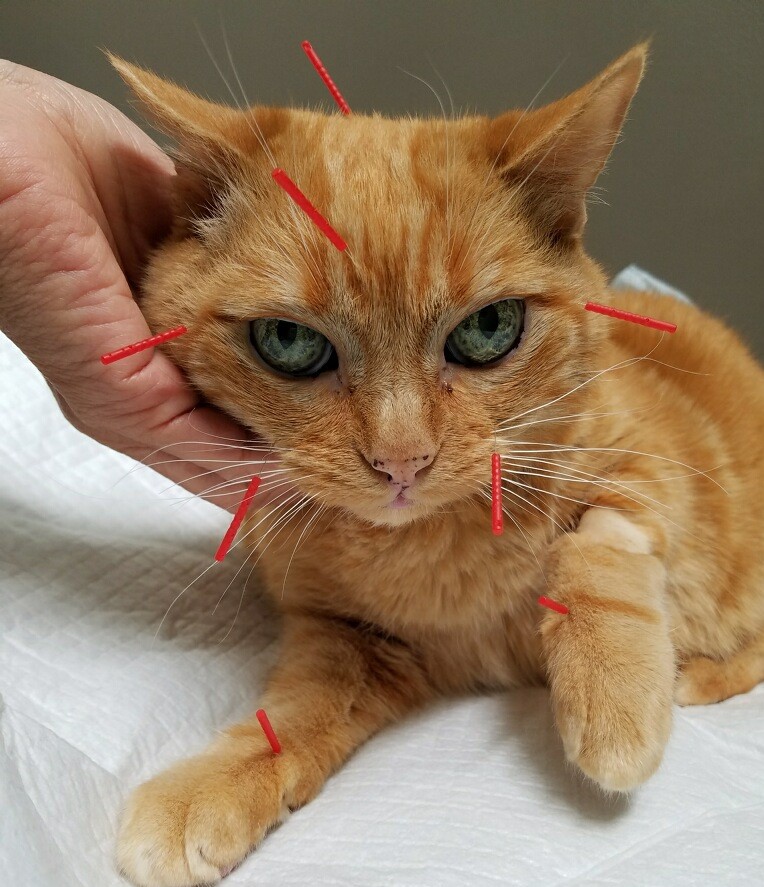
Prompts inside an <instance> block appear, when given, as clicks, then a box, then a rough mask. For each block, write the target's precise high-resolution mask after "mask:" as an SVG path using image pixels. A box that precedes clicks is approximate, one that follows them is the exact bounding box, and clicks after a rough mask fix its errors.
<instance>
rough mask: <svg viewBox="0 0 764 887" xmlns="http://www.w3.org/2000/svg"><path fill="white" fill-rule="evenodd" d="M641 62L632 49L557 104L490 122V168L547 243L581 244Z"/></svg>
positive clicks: (641, 49)
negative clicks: (591, 198)
mask: <svg viewBox="0 0 764 887" xmlns="http://www.w3.org/2000/svg"><path fill="white" fill-rule="evenodd" d="M646 57H647V44H640V45H639V46H635V47H634V48H633V49H632V50H630V51H629V52H627V53H626V54H625V55H623V56H621V58H619V59H618V60H617V61H615V62H613V64H611V65H610V66H609V67H608V68H606V69H605V70H604V71H603V72H602V73H601V74H600V75H599V76H598V77H596V78H595V79H594V80H592V81H591V82H590V83H588V84H587V85H586V86H583V87H582V88H581V89H578V90H577V91H576V92H574V93H571V94H570V95H569V96H566V97H565V98H563V99H560V101H557V102H554V103H552V104H550V105H546V106H545V107H542V108H539V109H538V110H536V111H531V112H528V113H522V112H519V111H510V112H508V113H507V114H504V115H502V116H501V117H498V118H496V119H495V120H493V121H492V123H491V128H490V135H489V146H488V147H489V151H490V155H491V156H490V160H491V161H493V160H494V159H495V158H497V164H496V168H497V169H498V171H499V172H500V173H501V176H502V178H503V179H504V181H505V183H506V184H507V186H508V187H509V188H510V189H511V190H512V191H513V192H514V193H515V194H516V195H517V197H519V199H520V200H521V202H522V206H523V208H524V210H525V211H526V212H527V213H528V214H529V216H530V217H531V220H532V221H533V222H534V224H535V225H537V226H538V227H539V228H540V230H541V231H542V233H543V234H544V236H545V237H547V238H550V239H552V240H553V241H555V242H560V241H563V242H564V241H569V240H574V239H577V238H578V237H580V235H581V232H582V230H583V227H584V225H585V223H586V205H585V199H586V192H587V191H588V190H589V188H591V186H592V185H593V184H594V182H595V181H596V179H597V176H598V175H599V174H600V172H601V171H602V168H603V167H604V166H605V163H606V162H607V159H608V157H609V156H610V152H611V151H612V149H613V145H614V144H615V140H616V138H617V137H618V134H619V132H620V131H621V127H622V126H623V121H624V118H625V116H626V112H627V110H628V108H629V104H630V103H631V100H632V98H633V97H634V93H635V92H636V90H637V87H638V86H639V81H640V80H641V78H642V72H643V70H644V66H645V60H646Z"/></svg>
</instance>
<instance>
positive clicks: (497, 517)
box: [491, 453, 504, 536]
mask: <svg viewBox="0 0 764 887" xmlns="http://www.w3.org/2000/svg"><path fill="white" fill-rule="evenodd" d="M491 516H492V523H493V535H494V536H501V534H502V533H503V532H504V513H503V512H502V510H501V456H500V455H499V453H493V455H492V456H491Z"/></svg>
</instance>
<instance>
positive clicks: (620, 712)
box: [541, 509, 675, 791]
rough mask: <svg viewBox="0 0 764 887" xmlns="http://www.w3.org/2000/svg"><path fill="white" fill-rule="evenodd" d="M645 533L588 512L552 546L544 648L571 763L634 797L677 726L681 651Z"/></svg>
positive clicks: (623, 520)
mask: <svg viewBox="0 0 764 887" xmlns="http://www.w3.org/2000/svg"><path fill="white" fill-rule="evenodd" d="M652 548H653V546H652V544H651V537H650V534H649V532H648V531H647V530H646V529H643V528H642V527H641V526H640V525H639V524H638V523H637V522H635V521H633V520H630V519H629V517H628V516H625V515H624V512H621V511H616V510H612V509H602V510H599V509H597V510H595V509H591V510H589V511H588V512H587V513H586V514H585V515H584V517H583V519H582V520H581V522H580V524H579V528H578V531H577V532H575V533H570V534H567V535H565V536H563V537H561V538H560V539H558V540H557V541H556V542H555V543H554V546H553V549H552V552H551V557H550V562H549V570H548V571H547V580H548V582H549V589H550V594H551V595H552V596H554V597H556V598H557V599H558V600H560V601H561V602H562V603H564V604H566V605H567V606H568V607H569V609H570V612H569V614H568V615H566V616H562V615H558V614H556V613H551V612H550V613H549V614H548V615H546V616H545V617H544V618H543V621H542V626H541V632H542V647H543V654H544V658H545V662H546V668H547V673H548V681H549V685H550V690H551V695H552V705H553V708H554V713H555V719H556V722H557V725H558V729H559V731H560V733H561V735H562V740H563V744H564V747H565V753H566V756H567V758H568V760H570V761H572V762H573V763H575V764H577V765H578V766H579V767H580V768H581V770H583V772H584V773H586V774H587V775H588V776H590V777H591V778H592V779H594V780H595V781H596V782H597V783H599V785H600V786H602V787H603V788H604V789H607V790H610V791H629V790H630V789H633V788H634V787H636V786H637V785H639V784H640V783H641V782H643V781H644V780H645V779H647V778H648V777H649V776H650V775H651V774H652V773H653V772H654V771H655V770H656V768H657V767H658V765H659V764H660V761H661V758H662V755H663V749H664V746H665V744H666V740H667V739H668V736H669V732H670V728H671V707H672V694H673V688H674V680H675V661H674V652H673V648H672V644H671V641H670V636H669V629H668V625H667V621H666V616H665V613H664V607H663V597H664V591H665V585H666V570H665V567H664V565H663V563H662V562H661V560H660V559H659V558H658V557H656V556H655V554H654V553H653V552H652Z"/></svg>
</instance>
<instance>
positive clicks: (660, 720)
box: [557, 699, 671, 792]
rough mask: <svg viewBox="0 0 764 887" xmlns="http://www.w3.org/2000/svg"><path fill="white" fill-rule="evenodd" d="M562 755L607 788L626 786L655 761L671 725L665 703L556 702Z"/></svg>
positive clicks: (643, 775)
mask: <svg viewBox="0 0 764 887" xmlns="http://www.w3.org/2000/svg"><path fill="white" fill-rule="evenodd" d="M557 709H558V710H557V724H558V728H559V730H560V734H561V736H562V740H563V746H564V748H565V755H566V757H567V759H568V760H569V761H570V762H571V763H573V764H575V765H576V766H577V767H579V768H580V770H581V771H582V772H583V773H584V774H585V775H586V776H588V777H589V778H590V779H593V780H594V781H595V782H596V783H597V784H598V785H599V786H600V787H601V788H603V789H604V790H605V791H608V792H630V791H632V790H633V789H635V788H637V787H638V786H639V785H641V784H642V783H643V782H645V781H646V780H647V779H648V778H649V777H650V776H652V775H653V773H654V772H655V771H656V770H657V769H658V767H659V766H660V763H661V760H662V759H663V751H664V749H665V746H666V742H667V740H668V736H669V733H670V729H671V709H670V706H669V705H663V706H658V707H656V708H655V709H653V710H652V711H650V710H648V711H639V710H637V709H631V710H628V709H627V708H626V707H624V706H623V705H622V704H621V705H619V704H618V703H617V702H615V703H613V704H609V705H608V704H606V705H603V704H596V703H595V704H592V700H591V699H590V700H588V704H584V705H582V706H580V707H579V708H578V710H577V711H575V710H571V709H570V707H568V706H565V705H558V706H557Z"/></svg>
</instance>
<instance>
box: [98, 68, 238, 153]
mask: <svg viewBox="0 0 764 887" xmlns="http://www.w3.org/2000/svg"><path fill="white" fill-rule="evenodd" d="M108 58H109V61H110V62H111V64H112V65H113V66H114V68H115V69H116V71H117V73H118V74H119V75H120V77H122V79H123V80H124V81H125V83H126V84H127V85H128V86H129V87H130V90H131V91H132V93H133V95H134V96H135V97H136V99H138V101H139V103H140V106H141V109H142V110H143V111H144V112H145V116H146V117H147V118H148V119H149V120H150V121H151V122H152V123H154V124H155V125H156V127H157V128H158V129H160V130H161V131H162V132H164V133H166V134H167V135H169V136H171V137H172V138H173V139H174V140H175V142H176V143H177V144H178V146H179V148H180V150H181V151H182V152H183V153H193V154H194V156H195V158H196V159H197V160H198V162H199V163H200V164H203V163H206V164H208V165H212V166H217V165H218V164H220V163H225V162H226V161H229V162H230V161H231V160H234V159H235V158H236V157H237V156H238V155H239V154H240V153H241V147H242V146H241V144H240V142H241V135H242V119H241V118H242V114H241V112H240V111H238V110H235V109H233V108H229V107H227V106H225V105H218V104H216V103H214V102H210V101H208V100H207V99H203V98H201V97H200V96H197V95H194V94H193V93H192V92H189V91H188V90H187V89H183V87H181V86H178V85H177V84H175V83H172V82H171V81H169V80H164V79H163V78H162V77H159V76H157V75H156V74H154V73H153V72H151V71H148V70H146V69H145V68H140V67H138V65H133V64H131V63H130V62H126V61H125V60H124V59H121V58H119V57H118V56H115V55H112V54H111V53H109V54H108Z"/></svg>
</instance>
